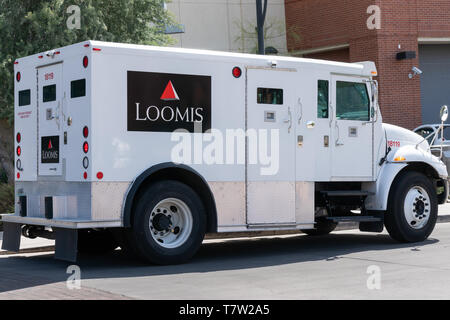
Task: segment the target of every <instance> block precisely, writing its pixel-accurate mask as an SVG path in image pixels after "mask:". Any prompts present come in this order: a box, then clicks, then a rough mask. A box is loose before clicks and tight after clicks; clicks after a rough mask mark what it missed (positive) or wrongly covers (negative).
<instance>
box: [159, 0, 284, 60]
mask: <svg viewBox="0 0 450 320" xmlns="http://www.w3.org/2000/svg"><path fill="white" fill-rule="evenodd" d="M166 5H167V9H168V10H169V11H170V12H171V13H172V14H173V15H174V17H175V20H176V21H177V22H178V23H179V24H182V25H184V30H185V32H184V33H183V34H176V35H173V38H174V39H175V40H176V44H175V45H174V46H178V47H183V48H195V49H211V50H220V51H233V52H247V53H249V52H251V53H255V52H256V48H257V38H256V31H255V28H256V3H255V0H171V1H167V3H166ZM265 28H266V37H265V38H266V41H265V47H266V48H267V47H268V46H272V47H275V48H276V49H277V50H278V51H279V54H285V53H287V46H286V23H285V11H284V0H269V1H268V7H267V16H266V23H265Z"/></svg>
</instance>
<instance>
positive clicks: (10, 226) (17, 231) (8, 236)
mask: <svg viewBox="0 0 450 320" xmlns="http://www.w3.org/2000/svg"><path fill="white" fill-rule="evenodd" d="M21 236H22V225H21V224H20V223H11V222H3V242H2V249H3V250H8V251H12V252H19V249H20V238H21Z"/></svg>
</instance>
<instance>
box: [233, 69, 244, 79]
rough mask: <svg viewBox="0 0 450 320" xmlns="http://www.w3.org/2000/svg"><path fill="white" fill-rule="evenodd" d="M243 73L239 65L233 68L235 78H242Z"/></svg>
mask: <svg viewBox="0 0 450 320" xmlns="http://www.w3.org/2000/svg"><path fill="white" fill-rule="evenodd" d="M241 75H242V70H241V68H239V67H234V68H233V77H235V78H240V77H241Z"/></svg>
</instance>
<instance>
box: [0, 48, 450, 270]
mask: <svg viewBox="0 0 450 320" xmlns="http://www.w3.org/2000/svg"><path fill="white" fill-rule="evenodd" d="M376 75H377V70H376V67H375V64H374V63H372V62H361V63H340V62H330V61H321V60H311V59H302V58H292V57H269V56H258V55H250V54H236V53H225V52H213V51H204V50H189V49H178V48H160V47H153V46H141V45H130V44H118V43H106V42H98V41H86V42H83V43H78V44H74V45H71V46H67V47H64V48H59V49H55V50H51V51H48V52H41V53H37V54H35V55H32V56H29V57H25V58H20V59H17V60H16V61H15V139H16V141H15V152H16V156H15V161H16V163H15V164H16V172H15V174H16V182H15V183H16V188H15V193H16V206H15V213H14V214H12V215H4V216H3V223H4V229H5V233H4V236H3V248H4V249H7V250H13V251H17V250H18V249H19V247H20V237H21V235H24V236H26V237H30V238H35V237H47V238H52V239H55V240H56V250H55V256H56V258H59V259H66V260H71V261H73V260H75V259H76V257H77V252H83V251H88V250H89V251H98V252H100V251H108V250H113V249H115V248H117V247H119V246H120V247H122V248H125V249H128V250H130V251H131V252H134V253H136V254H137V255H139V256H141V257H142V258H144V259H146V260H148V261H150V262H153V263H160V264H170V263H179V262H183V261H186V260H187V259H189V258H191V257H192V256H193V255H194V254H195V252H196V251H197V250H198V248H199V247H200V245H201V243H202V241H203V239H204V236H205V234H220V233H228V234H229V233H237V232H239V233H242V232H248V233H251V232H254V231H274V230H275V231H288V230H290V231H292V230H298V231H299V232H300V231H303V232H305V233H306V234H309V235H323V234H327V233H329V232H332V231H333V229H334V228H335V227H336V225H337V223H339V222H340V221H357V222H359V226H360V229H361V230H362V231H370V232H381V231H382V230H383V229H384V227H386V229H387V231H388V232H389V234H390V235H391V236H392V237H393V238H394V239H396V240H398V241H401V242H418V241H423V240H425V239H426V238H427V237H428V236H429V235H430V234H431V232H432V231H433V228H434V226H435V223H436V219H437V211H438V204H439V203H443V202H444V201H445V200H446V199H447V195H448V183H447V170H446V167H445V165H444V164H443V163H442V161H441V160H440V159H439V158H438V157H436V156H433V155H432V154H431V153H430V150H429V145H428V142H427V141H426V140H425V139H423V138H422V137H420V136H419V135H417V134H415V133H413V132H411V131H409V130H406V129H402V128H399V127H396V126H393V125H388V124H383V123H382V116H381V113H380V107H379V105H378V99H377V82H376V80H374V79H373V78H374V77H375V76H376ZM394 107H395V106H394ZM444 111H445V110H444ZM444 113H445V112H444ZM443 117H445V114H444V115H443Z"/></svg>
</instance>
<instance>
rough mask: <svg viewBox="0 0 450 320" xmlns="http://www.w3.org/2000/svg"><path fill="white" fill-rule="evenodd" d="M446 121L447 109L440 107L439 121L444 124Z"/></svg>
mask: <svg viewBox="0 0 450 320" xmlns="http://www.w3.org/2000/svg"><path fill="white" fill-rule="evenodd" d="M447 119H448V107H447V106H442V107H441V121H442V122H445V121H447Z"/></svg>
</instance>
